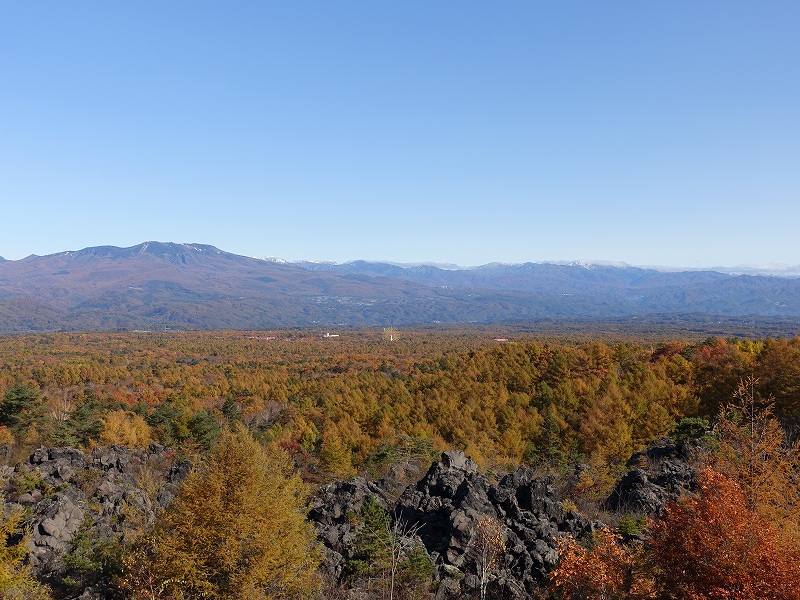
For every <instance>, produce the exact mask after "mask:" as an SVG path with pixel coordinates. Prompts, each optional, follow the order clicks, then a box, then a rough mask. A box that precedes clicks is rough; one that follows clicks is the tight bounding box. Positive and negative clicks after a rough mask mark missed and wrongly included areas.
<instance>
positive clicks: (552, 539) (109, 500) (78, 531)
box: [0, 439, 694, 600]
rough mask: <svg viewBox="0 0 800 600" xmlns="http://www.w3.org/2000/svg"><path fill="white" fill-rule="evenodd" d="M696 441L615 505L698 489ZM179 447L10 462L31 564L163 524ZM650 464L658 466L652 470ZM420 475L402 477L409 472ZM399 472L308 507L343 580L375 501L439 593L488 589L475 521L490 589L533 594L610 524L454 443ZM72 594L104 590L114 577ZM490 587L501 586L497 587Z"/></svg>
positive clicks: (181, 469) (548, 487)
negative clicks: (494, 533) (418, 466)
mask: <svg viewBox="0 0 800 600" xmlns="http://www.w3.org/2000/svg"><path fill="white" fill-rule="evenodd" d="M690 451H691V444H688V445H687V444H686V443H680V444H678V443H674V442H672V441H671V440H668V439H665V440H660V441H659V442H658V443H656V444H654V445H653V446H652V447H650V448H649V449H647V450H646V451H643V452H641V453H637V454H635V455H634V456H633V457H632V458H631V460H630V461H629V464H630V466H632V467H634V468H633V469H632V470H631V471H630V472H629V473H628V474H627V475H625V476H624V477H623V478H622V479H621V480H620V482H619V483H618V484H617V486H616V488H615V489H614V491H613V493H612V494H611V497H610V498H609V499H608V500H607V502H606V505H607V507H608V508H609V509H610V510H617V509H622V510H623V511H626V512H640V513H648V514H658V513H659V512H660V511H661V510H663V507H664V505H665V503H666V502H667V501H668V500H669V499H677V498H679V497H681V496H682V495H685V494H687V493H690V491H691V488H692V483H693V479H694V470H693V468H692V467H691V466H690V464H689V460H688V459H689V454H690ZM171 457H172V453H171V451H169V450H167V449H165V448H163V447H162V446H159V445H157V444H151V445H150V447H149V448H148V449H147V450H140V451H132V450H128V449H125V448H120V447H116V446H112V447H111V448H107V449H98V450H95V451H93V452H92V453H91V454H90V455H88V456H87V455H85V454H84V453H82V452H81V451H79V450H76V449H73V448H50V449H48V448H41V449H39V450H37V451H36V452H34V453H33V455H31V457H30V459H29V460H28V461H27V462H26V463H23V464H20V465H17V467H15V468H13V469H12V468H10V467H0V470H2V471H3V473H1V474H2V475H3V477H4V478H5V479H6V480H7V484H6V498H7V501H8V502H11V503H16V504H19V505H22V506H24V507H26V508H28V509H29V510H30V512H31V518H30V523H31V525H32V537H31V541H30V555H29V556H30V562H31V564H32V566H33V569H34V572H35V573H36V575H37V576H38V577H39V578H40V579H42V580H45V581H47V582H49V583H51V584H53V585H54V586H55V587H56V588H59V589H61V590H62V596H61V597H64V594H63V590H64V589H65V586H64V577H65V576H67V575H68V574H69V566H68V565H67V563H66V562H65V560H64V557H65V556H66V555H68V554H69V553H70V552H72V551H73V550H74V547H75V543H76V540H77V539H78V538H77V537H76V536H79V535H83V534H84V533H88V534H89V535H90V536H93V537H95V538H96V539H106V540H112V539H116V538H119V537H120V536H121V535H123V532H124V531H125V530H126V528H127V527H130V526H131V525H132V521H134V520H138V523H139V524H140V525H146V524H147V523H148V522H152V520H153V519H154V518H155V515H156V514H157V513H158V511H159V510H161V509H163V508H165V507H166V506H168V505H169V503H170V502H171V501H172V499H173V498H174V494H175V493H176V488H177V484H178V483H179V482H180V481H181V480H182V479H183V478H184V477H185V476H186V474H187V472H188V465H187V464H186V463H181V464H178V465H175V464H174V462H173V461H172V458H171ZM643 467H648V468H647V469H645V468H643ZM409 473H410V471H408V469H406V471H404V472H403V473H402V475H403V477H402V478H405V477H406V476H407V475H408V474H409ZM398 481H399V479H397V478H394V479H393V478H391V477H390V478H388V479H387V480H381V481H377V482H370V481H367V480H366V479H364V478H356V479H353V480H351V481H346V482H341V481H340V482H334V483H331V484H328V485H326V486H323V487H322V488H320V490H319V491H318V492H317V494H316V495H315V496H314V497H313V498H312V499H311V501H310V503H309V515H308V516H309V519H311V520H312V521H313V522H314V523H315V524H316V526H317V528H318V531H319V539H320V541H321V542H322V544H323V546H324V551H325V552H324V561H323V564H322V568H321V570H322V572H323V574H324V575H325V576H327V577H328V578H330V579H331V580H337V579H340V578H342V577H343V575H344V574H345V573H346V572H347V571H346V569H347V564H348V561H350V560H351V559H353V558H354V552H355V548H354V545H355V541H356V537H357V531H356V530H355V529H354V524H353V523H354V520H353V517H354V516H355V515H358V514H359V512H360V511H361V509H362V507H363V506H364V503H365V502H367V500H368V499H370V498H373V499H375V500H376V501H377V502H378V503H379V504H380V505H381V506H382V507H383V508H384V509H385V510H386V511H387V512H389V513H391V514H392V515H393V516H394V518H395V519H402V522H403V524H405V525H406V526H407V528H406V531H407V530H408V529H409V528H415V527H416V526H419V529H418V530H416V537H415V538H414V539H415V540H418V541H419V542H421V543H422V544H423V545H424V547H425V550H426V552H427V554H428V556H429V557H430V559H431V560H432V561H433V563H434V564H435V566H436V579H437V581H436V589H437V591H436V598H437V599H438V600H451V599H455V598H461V597H469V596H470V595H474V594H475V593H477V588H478V585H479V581H478V575H479V573H478V568H477V566H476V560H475V558H476V550H475V544H476V542H475V531H476V524H477V523H478V522H479V521H480V520H481V519H483V518H485V517H491V518H492V519H495V520H496V522H497V523H498V524H500V525H501V526H502V530H503V535H504V542H505V553H504V560H503V562H502V564H501V565H500V566H499V568H498V569H497V570H496V572H495V573H493V576H492V578H491V579H492V581H491V584H490V587H491V588H493V593H495V592H496V593H498V594H500V595H501V596H502V597H503V598H511V599H520V600H521V599H523V598H530V597H532V596H533V595H534V594H535V593H536V590H537V589H538V588H539V586H540V585H541V583H542V582H543V580H544V579H545V577H546V574H547V572H548V571H549V570H550V568H551V567H552V566H553V565H554V564H555V563H556V561H557V560H558V553H557V544H556V540H557V538H558V537H560V536H563V535H566V534H568V533H569V534H572V535H574V536H575V537H581V536H584V535H586V534H587V533H589V532H591V531H593V530H594V529H595V528H597V527H599V526H601V525H602V524H601V523H599V522H597V521H590V520H589V519H587V518H585V517H583V516H581V515H579V514H577V513H576V512H574V511H571V510H567V509H565V508H564V505H563V504H562V503H561V500H560V497H559V493H558V492H557V490H556V488H555V481H554V479H553V477H551V476H539V475H537V474H536V473H535V472H533V471H532V470H530V469H528V468H526V467H520V468H519V469H517V470H516V471H514V472H512V473H509V474H507V475H505V476H503V477H502V478H501V479H500V480H499V481H497V482H492V480H490V479H489V477H487V476H486V475H484V474H481V473H479V472H478V469H477V465H476V464H475V463H474V462H473V461H472V460H471V459H469V458H468V457H467V456H465V455H464V454H463V453H461V452H456V451H450V452H445V453H443V454H442V456H441V459H440V460H439V461H437V462H435V463H433V464H432V465H431V467H430V468H429V469H428V471H427V473H426V474H425V475H424V477H422V478H421V479H420V480H419V481H418V482H417V483H416V484H414V485H410V486H407V487H406V488H405V490H404V491H403V492H402V494H400V495H399V499H397V500H396V501H394V500H393V499H394V498H397V497H398V487H399V484H398ZM91 585H92V586H94V587H90V588H88V589H85V590H81V591H79V592H77V593H73V596H72V597H75V598H78V597H80V598H82V599H85V600H98V599H102V598H105V597H106V596H105V595H104V594H105V593H106V592H105V591H104V587H103V582H95V583H92V584H91ZM490 591H491V590H490Z"/></svg>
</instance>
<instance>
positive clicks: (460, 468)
mask: <svg viewBox="0 0 800 600" xmlns="http://www.w3.org/2000/svg"><path fill="white" fill-rule="evenodd" d="M552 483H553V480H552V478H549V477H536V476H535V475H534V474H533V473H532V472H531V471H530V470H528V469H525V468H520V469H518V470H517V471H515V472H514V473H511V474H509V475H506V476H505V477H503V478H502V479H501V480H500V482H499V483H497V484H496V485H493V484H492V483H491V482H490V480H489V478H488V477H487V476H486V475H483V474H480V473H478V470H477V465H476V464H475V463H474V462H473V461H472V460H470V459H469V458H468V457H466V456H465V455H464V454H463V453H461V452H455V451H451V452H445V453H444V454H442V457H441V460H440V461H439V462H436V463H434V464H433V465H432V466H431V467H430V469H429V470H428V472H427V474H426V475H425V477H423V478H422V479H421V480H420V481H419V482H418V483H417V484H416V485H414V486H409V487H408V488H406V490H405V492H403V494H402V495H401V496H400V499H399V501H398V502H397V504H396V505H395V506H394V507H392V506H391V505H390V504H389V502H388V500H387V498H386V495H385V494H384V492H383V490H382V489H381V487H379V486H378V485H375V484H371V483H369V482H367V481H365V480H364V479H360V478H358V479H354V480H353V481H351V482H348V483H333V484H330V485H328V486H325V487H323V488H322V489H321V490H320V493H319V495H318V496H317V497H316V498H315V500H314V502H313V503H312V508H311V511H310V513H309V517H310V518H311V519H312V520H313V521H314V522H316V523H317V525H318V527H319V529H320V538H321V540H322V542H323V544H324V545H325V550H326V559H325V565H324V568H323V569H324V571H325V572H326V573H328V574H331V575H333V576H339V575H340V574H341V573H342V568H343V566H344V564H345V562H346V560H347V558H348V557H349V556H350V552H351V549H352V546H351V544H352V542H353V540H354V539H355V534H354V532H353V531H352V529H351V526H350V522H349V519H348V517H347V515H352V514H355V513H358V511H359V510H361V507H362V506H363V504H364V502H365V501H366V499H367V498H368V497H370V496H372V497H374V498H375V499H376V500H377V501H378V502H379V503H380V504H381V505H382V506H383V507H384V508H386V509H387V510H389V511H393V512H394V515H395V518H398V519H402V520H403V522H404V523H406V524H407V525H409V526H412V527H413V526H416V525H421V528H420V529H419V532H418V535H419V538H420V539H421V541H422V543H423V544H424V545H425V549H426V551H427V552H428V555H429V556H430V558H431V559H432V560H433V561H434V563H435V564H436V566H437V573H438V574H437V577H438V579H439V581H438V586H437V587H438V591H437V598H441V599H445V598H458V597H462V595H463V594H469V593H471V592H472V591H474V590H475V589H476V587H477V585H478V580H477V573H476V567H475V556H474V551H473V546H474V532H475V525H476V523H477V522H478V521H479V520H480V519H481V518H482V517H484V516H489V517H492V518H494V519H496V520H497V521H498V522H499V523H502V525H503V526H504V529H505V543H506V561H505V563H504V564H503V565H502V566H501V568H500V570H499V572H498V573H496V574H495V577H494V581H493V583H492V585H493V587H495V588H497V589H500V590H502V592H503V594H504V596H503V597H506V598H526V597H529V596H530V594H531V593H532V592H533V590H534V589H535V588H536V587H537V586H538V585H539V583H540V582H541V581H542V579H543V578H544V576H545V573H546V571H547V570H548V569H549V568H550V567H551V566H552V565H554V564H555V562H556V561H557V560H558V554H557V552H556V546H555V541H554V540H555V538H557V537H558V536H560V535H563V534H564V533H566V532H570V533H572V534H574V535H576V536H581V535H583V534H585V533H586V532H588V531H591V530H592V529H594V528H595V527H596V526H598V523H596V522H591V521H589V520H588V519H585V518H584V517H581V516H580V515H578V514H576V513H574V512H571V511H565V510H564V509H563V508H562V505H561V503H560V501H559V500H558V497H557V494H556V491H555V490H554V488H553V485H552Z"/></svg>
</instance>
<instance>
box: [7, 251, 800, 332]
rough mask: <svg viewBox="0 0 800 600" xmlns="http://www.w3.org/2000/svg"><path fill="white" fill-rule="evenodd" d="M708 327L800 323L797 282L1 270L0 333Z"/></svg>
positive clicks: (163, 256) (567, 269)
mask: <svg viewBox="0 0 800 600" xmlns="http://www.w3.org/2000/svg"><path fill="white" fill-rule="evenodd" d="M699 316H701V317H702V319H701V320H703V321H704V322H713V317H715V316H718V317H722V318H736V319H742V320H743V322H744V321H748V322H749V321H752V320H754V319H755V320H764V319H779V320H783V321H782V322H785V323H787V327H788V328H789V329H790V330H791V329H792V328H794V327H795V325H796V323H799V322H800V278H797V277H774V276H763V275H736V274H730V273H723V272H719V271H715V270H707V271H698V270H693V271H664V270H658V269H650V268H638V267H631V266H627V265H616V264H597V263H588V262H573V263H558V264H554V263H524V264H517V265H509V264H496V263H495V264H488V265H483V266H480V267H473V268H455V267H450V266H448V267H447V268H443V267H441V266H436V265H432V264H427V265H408V266H405V265H397V264H390V263H381V262H367V261H353V262H349V263H344V264H336V263H331V262H319V263H317V262H298V263H292V262H287V261H280V260H277V259H270V260H265V259H259V258H253V257H246V256H240V255H236V254H232V253H229V252H225V251H223V250H220V249H218V248H215V247H213V246H209V245H204V244H176V243H162V242H146V243H143V244H139V245H137V246H132V247H130V248H118V247H115V246H99V247H92V248H85V249H83V250H78V251H70V252H60V253H57V254H51V255H48V256H29V257H27V258H24V259H21V260H6V261H0V332H21V331H49V330H59V329H68V330H131V329H151V328H162V327H165V326H166V327H173V328H184V329H223V328H234V329H261V328H272V327H285V326H322V327H332V326H368V325H369V326H372V325H374V326H381V325H390V324H391V325H396V326H409V325H424V324H433V323H445V324H447V323H453V324H456V323H498V324H499V323H525V322H537V321H543V320H549V321H570V320H572V321H574V320H587V321H591V320H620V319H622V320H624V319H631V318H644V317H648V318H657V319H662V320H664V319H666V320H670V319H673V320H674V318H676V317H680V318H683V319H698V318H700V317H699Z"/></svg>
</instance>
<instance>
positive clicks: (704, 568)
mask: <svg viewBox="0 0 800 600" xmlns="http://www.w3.org/2000/svg"><path fill="white" fill-rule="evenodd" d="M699 488H700V493H699V495H698V496H697V497H696V498H690V499H687V500H683V501H682V502H679V503H675V502H673V503H670V504H668V505H667V508H666V510H665V513H664V516H663V518H662V519H660V520H658V521H656V522H654V523H652V525H651V527H650V533H651V536H652V537H651V542H650V553H651V557H652V559H653V560H654V562H655V563H656V564H657V565H658V567H659V570H660V572H659V576H658V583H659V587H660V591H661V593H662V594H663V596H664V597H667V598H678V599H687V600H712V599H720V600H722V599H725V600H740V599H741V600H745V599H747V600H751V599H755V598H758V599H762V600H798V599H800V586H798V578H799V577H800V571H798V569H799V568H800V567H798V565H799V564H800V550H799V549H798V548H797V547H796V546H792V545H791V544H790V543H789V542H788V541H787V540H786V538H785V537H782V536H779V535H778V534H777V533H776V531H775V530H774V529H773V528H772V526H771V525H770V524H769V523H768V522H767V521H765V520H764V519H763V518H762V517H760V516H759V515H758V513H757V512H755V511H754V510H752V509H750V508H748V506H747V503H746V499H745V496H744V494H743V493H742V490H741V488H740V487H739V486H738V485H737V484H736V483H735V482H734V481H732V480H731V479H729V478H727V477H725V476H724V475H721V474H719V473H717V472H716V471H714V470H713V469H710V468H708V469H705V470H703V471H702V473H701V474H700V478H699Z"/></svg>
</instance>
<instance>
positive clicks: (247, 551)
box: [121, 426, 320, 600]
mask: <svg viewBox="0 0 800 600" xmlns="http://www.w3.org/2000/svg"><path fill="white" fill-rule="evenodd" d="M304 496H305V489H304V485H303V483H302V482H301V480H300V478H299V477H298V476H297V474H295V473H293V470H292V466H291V463H290V461H289V459H288V458H287V457H286V456H285V455H283V454H282V453H279V452H278V451H266V450H264V449H263V448H262V447H261V446H260V445H259V444H258V443H257V442H256V441H254V440H253V438H252V437H251V436H250V434H249V433H248V432H247V430H246V429H245V428H244V427H243V426H238V427H237V428H236V429H235V430H234V431H232V432H225V433H223V434H222V436H221V437H220V440H219V442H218V445H217V447H216V448H215V450H214V451H213V452H212V454H211V456H210V458H209V460H208V461H207V462H206V463H204V464H203V465H201V466H200V467H199V468H198V469H197V470H195V471H193V472H192V473H190V474H189V476H188V477H187V479H186V480H185V482H184V483H183V486H182V487H181V490H180V492H179V494H178V496H177V498H176V499H175V501H174V502H173V503H172V504H171V505H170V507H169V508H168V509H167V510H166V511H165V512H164V513H163V514H162V515H161V517H160V518H159V520H158V521H157V522H156V524H155V527H154V529H153V530H152V532H151V533H150V534H149V535H147V536H146V537H145V538H144V539H143V540H142V541H141V542H140V543H139V544H138V545H137V547H136V548H134V550H133V552H132V553H131V554H130V555H129V556H128V559H127V560H126V565H125V573H124V575H123V577H122V580H121V584H122V587H123V588H124V589H126V590H127V591H128V593H129V595H130V596H131V597H132V598H134V599H137V600H138V599H144V598H147V599H162V598H163V599H170V600H172V599H175V600H177V599H179V598H180V599H186V600H189V599H194V598H198V599H199V598H204V599H206V598H207V599H219V600H222V599H240V600H266V599H272V598H275V599H278V598H286V599H290V598H291V599H294V598H306V597H310V596H311V595H313V594H314V593H315V592H316V590H317V588H318V582H317V579H316V575H315V569H316V566H317V565H318V563H319V556H320V555H319V550H318V548H317V545H316V541H315V535H314V531H313V528H312V526H311V524H310V523H309V522H308V521H307V520H306V518H305V512H304V510H303V508H302V507H303V502H304Z"/></svg>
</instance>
